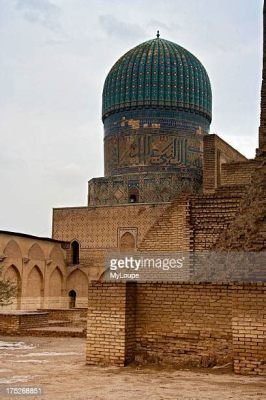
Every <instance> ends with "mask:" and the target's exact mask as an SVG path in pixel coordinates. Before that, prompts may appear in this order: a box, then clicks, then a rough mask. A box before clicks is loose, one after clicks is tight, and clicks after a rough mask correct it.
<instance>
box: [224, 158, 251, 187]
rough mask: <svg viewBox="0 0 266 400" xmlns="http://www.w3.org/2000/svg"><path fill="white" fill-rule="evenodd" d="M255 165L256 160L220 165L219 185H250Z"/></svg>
mask: <svg viewBox="0 0 266 400" xmlns="http://www.w3.org/2000/svg"><path fill="white" fill-rule="evenodd" d="M257 165H258V162H257V161H256V160H248V161H244V162H243V161H239V162H234V163H228V164H222V166H221V179H220V185H221V186H234V185H250V184H251V177H252V174H253V173H254V171H255V169H256V166H257Z"/></svg>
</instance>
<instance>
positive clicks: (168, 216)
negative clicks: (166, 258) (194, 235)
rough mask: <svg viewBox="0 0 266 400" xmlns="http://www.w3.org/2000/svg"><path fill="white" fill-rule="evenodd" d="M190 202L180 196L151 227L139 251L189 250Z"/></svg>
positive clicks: (185, 197)
mask: <svg viewBox="0 0 266 400" xmlns="http://www.w3.org/2000/svg"><path fill="white" fill-rule="evenodd" d="M188 215H189V201H188V198H187V196H180V197H179V198H178V199H177V200H175V201H174V202H173V203H171V205H170V206H169V207H168V208H167V209H166V210H165V211H164V213H163V214H162V215H161V216H160V218H158V220H157V221H156V222H155V223H154V225H152V226H151V228H150V229H149V231H148V232H147V234H146V235H145V237H144V239H143V241H142V242H141V243H140V245H139V247H138V249H139V250H142V251H162V250H166V251H182V250H188V249H189V242H190V226H189V222H188Z"/></svg>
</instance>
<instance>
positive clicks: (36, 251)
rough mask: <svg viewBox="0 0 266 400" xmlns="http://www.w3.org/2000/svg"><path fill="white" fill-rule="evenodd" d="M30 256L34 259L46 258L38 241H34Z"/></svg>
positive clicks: (41, 259)
mask: <svg viewBox="0 0 266 400" xmlns="http://www.w3.org/2000/svg"><path fill="white" fill-rule="evenodd" d="M29 258H30V259H32V260H39V261H43V260H45V255H44V252H43V250H42V249H41V247H40V246H39V244H38V243H34V244H33V245H32V246H31V248H30V249H29Z"/></svg>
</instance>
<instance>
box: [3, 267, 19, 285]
mask: <svg viewBox="0 0 266 400" xmlns="http://www.w3.org/2000/svg"><path fill="white" fill-rule="evenodd" d="M4 278H5V280H10V281H12V282H14V283H15V284H16V285H19V284H20V282H21V276H20V272H19V269H18V268H17V267H16V266H15V265H13V264H12V265H10V266H9V267H8V268H7V269H6V271H5V275H4Z"/></svg>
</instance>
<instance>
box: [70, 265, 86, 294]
mask: <svg viewBox="0 0 266 400" xmlns="http://www.w3.org/2000/svg"><path fill="white" fill-rule="evenodd" d="M70 290H75V292H76V294H77V297H87V296H88V277H87V275H86V274H85V272H83V271H82V270H80V269H78V268H77V269H75V270H74V271H73V272H71V274H70V275H69V276H68V277H67V291H68V292H69V291H70Z"/></svg>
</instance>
